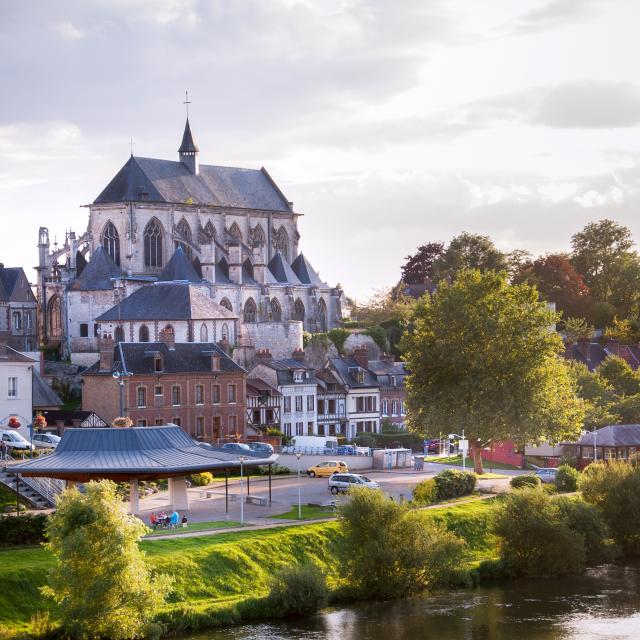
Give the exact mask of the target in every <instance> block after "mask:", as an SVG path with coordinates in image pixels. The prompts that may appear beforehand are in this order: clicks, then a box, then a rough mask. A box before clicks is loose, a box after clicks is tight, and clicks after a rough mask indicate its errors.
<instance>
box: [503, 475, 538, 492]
mask: <svg viewBox="0 0 640 640" xmlns="http://www.w3.org/2000/svg"><path fill="white" fill-rule="evenodd" d="M509 485H510V486H511V487H512V488H513V489H524V488H526V487H529V488H532V489H535V488H536V487H539V486H540V478H538V476H529V475H526V476H516V477H515V478H511V481H510V482H509Z"/></svg>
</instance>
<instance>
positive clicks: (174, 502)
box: [169, 476, 189, 511]
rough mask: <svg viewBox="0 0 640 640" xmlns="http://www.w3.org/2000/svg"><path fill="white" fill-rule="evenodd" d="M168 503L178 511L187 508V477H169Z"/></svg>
mask: <svg viewBox="0 0 640 640" xmlns="http://www.w3.org/2000/svg"><path fill="white" fill-rule="evenodd" d="M169 503H170V504H171V506H172V507H173V508H174V510H176V511H178V510H180V509H182V510H185V509H188V508H189V495H188V494H187V479H186V478H185V477H184V476H182V477H180V478H169Z"/></svg>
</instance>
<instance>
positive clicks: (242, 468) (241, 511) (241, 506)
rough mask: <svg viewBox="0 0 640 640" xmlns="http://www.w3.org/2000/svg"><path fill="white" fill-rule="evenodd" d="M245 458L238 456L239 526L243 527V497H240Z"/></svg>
mask: <svg viewBox="0 0 640 640" xmlns="http://www.w3.org/2000/svg"><path fill="white" fill-rule="evenodd" d="M246 459H247V456H240V457H239V458H238V460H240V525H244V496H243V495H242V485H243V479H244V461H245V460H246Z"/></svg>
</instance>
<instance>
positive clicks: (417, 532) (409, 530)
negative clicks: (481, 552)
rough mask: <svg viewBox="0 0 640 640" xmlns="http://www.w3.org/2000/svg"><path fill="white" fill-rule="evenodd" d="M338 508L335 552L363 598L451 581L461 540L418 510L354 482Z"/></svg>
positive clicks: (403, 592) (460, 547)
mask: <svg viewBox="0 0 640 640" xmlns="http://www.w3.org/2000/svg"><path fill="white" fill-rule="evenodd" d="M350 495H351V499H350V500H349V501H348V502H345V503H343V504H341V505H340V506H339V507H338V517H339V520H338V522H339V532H340V536H339V538H338V540H337V543H336V544H337V555H338V558H339V560H340V562H341V565H340V566H341V567H343V570H344V572H345V574H346V577H347V578H348V580H349V581H350V583H351V585H352V587H353V588H354V589H355V590H356V592H357V594H358V595H359V596H360V597H362V598H390V597H399V596H404V595H407V594H409V593H411V592H418V591H422V590H424V589H426V588H429V587H435V586H439V585H444V584H448V583H451V582H452V581H453V580H456V579H457V576H458V575H459V564H460V559H461V556H462V554H463V547H464V544H465V543H464V541H463V540H461V539H460V538H458V537H457V536H456V535H455V534H453V533H451V532H450V531H447V529H446V527H445V525H444V524H441V523H437V522H435V521H434V520H433V518H430V517H429V514H427V513H425V512H423V511H412V510H410V509H409V508H408V507H407V505H406V504H405V505H400V504H396V503H395V502H393V501H392V500H389V499H388V498H386V497H385V496H384V494H383V493H382V492H380V491H372V490H371V489H366V488H364V487H356V488H354V489H351V491H350Z"/></svg>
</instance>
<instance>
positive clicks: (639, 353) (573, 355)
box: [564, 338, 640, 371]
mask: <svg viewBox="0 0 640 640" xmlns="http://www.w3.org/2000/svg"><path fill="white" fill-rule="evenodd" d="M608 356H618V357H620V358H622V359H623V360H626V362H628V363H629V365H630V366H631V368H632V369H634V370H635V369H638V368H639V367H640V345H638V344H620V343H619V342H618V341H617V340H605V341H604V342H603V343H600V342H594V341H592V340H591V339H590V338H578V340H577V341H576V342H566V343H565V351H564V357H565V358H567V359H568V360H575V361H576V362H581V363H582V364H584V365H586V366H587V367H588V368H589V371H595V370H596V369H597V368H598V367H599V366H600V365H601V364H602V363H603V362H604V360H605V359H606V358H607V357H608Z"/></svg>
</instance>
